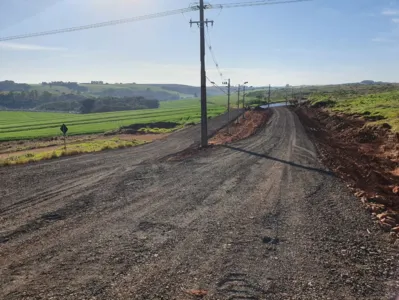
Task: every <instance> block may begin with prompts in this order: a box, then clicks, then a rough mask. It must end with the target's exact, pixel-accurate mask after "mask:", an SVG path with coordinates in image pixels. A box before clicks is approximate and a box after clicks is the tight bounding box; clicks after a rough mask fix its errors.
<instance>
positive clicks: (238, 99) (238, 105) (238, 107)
mask: <svg viewBox="0 0 399 300" xmlns="http://www.w3.org/2000/svg"><path fill="white" fill-rule="evenodd" d="M240 88H241V86H240V85H238V97H237V109H240ZM238 123H240V117H238V118H237V124H238Z"/></svg>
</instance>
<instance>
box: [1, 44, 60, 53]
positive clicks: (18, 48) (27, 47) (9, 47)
mask: <svg viewBox="0 0 399 300" xmlns="http://www.w3.org/2000/svg"><path fill="white" fill-rule="evenodd" d="M0 50H16V51H65V50H67V49H66V48H61V47H47V46H40V45H32V44H20V43H10V42H0Z"/></svg>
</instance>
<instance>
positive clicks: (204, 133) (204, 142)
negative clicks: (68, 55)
mask: <svg viewBox="0 0 399 300" xmlns="http://www.w3.org/2000/svg"><path fill="white" fill-rule="evenodd" d="M205 8H207V6H205V5H204V0H199V6H198V9H199V14H200V15H199V17H200V20H199V21H195V22H193V21H190V26H193V24H197V25H198V26H199V28H200V60H201V147H206V146H208V116H207V112H208V110H207V107H206V71H205V25H206V26H208V23H211V24H212V26H213V21H208V20H206V21H205Z"/></svg>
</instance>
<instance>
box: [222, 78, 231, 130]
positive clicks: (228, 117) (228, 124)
mask: <svg viewBox="0 0 399 300" xmlns="http://www.w3.org/2000/svg"><path fill="white" fill-rule="evenodd" d="M223 84H227V133H228V134H230V79H229V80H227V82H223Z"/></svg>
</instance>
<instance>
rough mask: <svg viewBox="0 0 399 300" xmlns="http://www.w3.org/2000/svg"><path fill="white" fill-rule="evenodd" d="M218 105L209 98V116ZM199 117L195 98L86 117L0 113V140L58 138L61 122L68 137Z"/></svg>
mask: <svg viewBox="0 0 399 300" xmlns="http://www.w3.org/2000/svg"><path fill="white" fill-rule="evenodd" d="M222 102H223V101H221V99H217V98H216V99H212V98H210V99H209V105H208V114H209V116H210V117H212V116H216V115H219V114H221V113H223V112H224V111H225V109H226V108H225V107H224V106H222V105H221V104H222ZM200 116H201V113H200V102H199V100H198V99H193V100H177V101H165V102H162V103H161V107H160V108H159V109H148V110H135V111H122V112H111V113H98V114H87V115H80V114H63V113H40V112H5V111H0V141H4V140H18V139H32V138H43V137H53V136H59V135H61V132H60V129H59V128H60V126H61V124H63V123H65V124H66V125H67V126H68V128H69V131H68V134H69V135H79V134H93V133H104V132H106V131H109V130H114V129H118V128H119V127H121V126H126V125H131V124H138V123H152V122H175V123H178V124H181V125H184V124H187V123H192V122H195V123H196V122H199V120H200Z"/></svg>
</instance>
